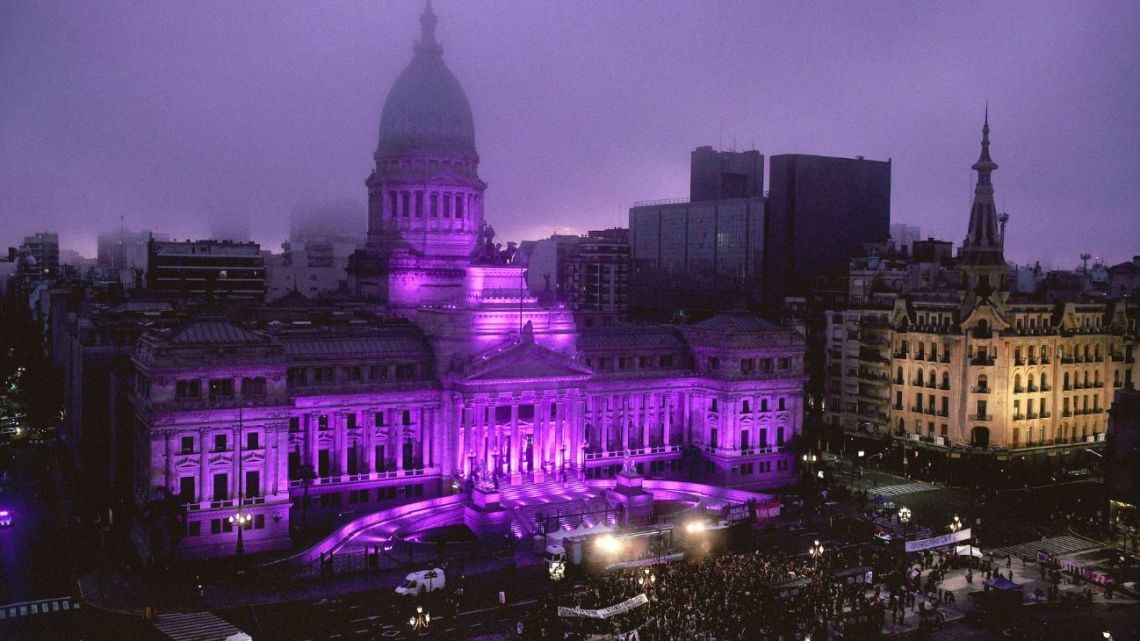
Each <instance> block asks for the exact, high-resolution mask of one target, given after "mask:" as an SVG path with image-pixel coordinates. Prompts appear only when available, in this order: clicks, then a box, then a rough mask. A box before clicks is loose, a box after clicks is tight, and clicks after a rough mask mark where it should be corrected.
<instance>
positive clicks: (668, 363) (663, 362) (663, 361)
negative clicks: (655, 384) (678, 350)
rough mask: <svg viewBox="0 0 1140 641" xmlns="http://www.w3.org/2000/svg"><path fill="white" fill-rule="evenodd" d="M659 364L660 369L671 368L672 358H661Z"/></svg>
mask: <svg viewBox="0 0 1140 641" xmlns="http://www.w3.org/2000/svg"><path fill="white" fill-rule="evenodd" d="M659 362H660V364H661V367H673V357H672V356H671V355H670V356H662V357H661V359H660V361H659Z"/></svg>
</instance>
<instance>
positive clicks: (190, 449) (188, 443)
mask: <svg viewBox="0 0 1140 641" xmlns="http://www.w3.org/2000/svg"><path fill="white" fill-rule="evenodd" d="M179 451H181V452H182V453H183V454H193V453H194V437H193V436H183V437H182V447H181V448H180V450H179Z"/></svg>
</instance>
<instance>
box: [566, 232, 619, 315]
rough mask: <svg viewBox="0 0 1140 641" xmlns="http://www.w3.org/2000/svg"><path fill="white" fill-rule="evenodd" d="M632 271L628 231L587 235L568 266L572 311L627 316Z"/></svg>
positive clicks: (568, 292) (569, 299)
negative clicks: (630, 273) (630, 272)
mask: <svg viewBox="0 0 1140 641" xmlns="http://www.w3.org/2000/svg"><path fill="white" fill-rule="evenodd" d="M629 271H630V251H629V230H628V229H621V228H614V229H605V230H601V231H591V232H589V233H587V234H586V236H585V237H583V238H582V239H581V240H580V241H579V242H578V245H577V247H576V248H575V251H574V253H573V255H572V256H571V257H570V259H569V261H568V262H567V265H566V282H567V288H566V289H567V294H568V296H567V298H568V300H567V302H568V303H569V304H570V308H571V309H572V310H574V311H575V312H605V313H610V314H613V315H614V317H618V316H621V315H624V314H625V312H626V311H627V310H628V309H629Z"/></svg>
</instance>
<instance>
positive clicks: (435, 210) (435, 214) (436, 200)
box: [428, 192, 439, 218]
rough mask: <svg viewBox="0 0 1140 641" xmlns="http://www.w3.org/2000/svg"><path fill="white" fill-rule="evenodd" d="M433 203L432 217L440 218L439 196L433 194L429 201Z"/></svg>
mask: <svg viewBox="0 0 1140 641" xmlns="http://www.w3.org/2000/svg"><path fill="white" fill-rule="evenodd" d="M428 201H429V202H430V203H431V217H432V218H438V217H439V194H437V193H434V192H432V194H431V197H430V198H429V199H428Z"/></svg>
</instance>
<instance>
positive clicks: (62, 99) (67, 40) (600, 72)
mask: <svg viewBox="0 0 1140 641" xmlns="http://www.w3.org/2000/svg"><path fill="white" fill-rule="evenodd" d="M63 9H64V7H63V6H62V5H39V6H37V7H35V8H31V7H8V8H6V9H5V10H4V12H3V13H0V21H3V23H4V24H5V25H7V28H10V29H11V31H12V33H14V34H15V35H16V37H15V38H13V39H9V40H8V41H7V43H6V44H3V45H0V52H3V54H4V55H3V56H0V58H2V59H3V60H4V61H5V62H4V63H0V64H3V65H4V66H5V71H4V72H5V75H6V76H7V77H9V78H11V84H12V85H13V86H16V87H18V88H19V89H18V90H16V91H13V92H10V93H6V95H5V97H3V98H0V105H2V106H3V108H4V109H5V111H6V112H7V113H8V114H9V117H8V118H6V119H5V124H4V125H0V127H2V128H0V132H2V133H0V140H2V141H3V144H2V145H0V148H4V149H5V150H7V151H5V152H4V159H3V164H4V166H5V167H6V169H5V170H4V171H3V172H2V175H0V188H2V189H3V190H4V191H5V193H7V194H9V198H7V199H6V203H5V205H4V206H3V208H2V209H0V223H2V224H3V225H4V226H5V228H6V229H9V230H10V235H11V237H10V238H5V239H3V240H4V242H5V243H7V244H15V243H16V242H17V241H18V239H19V238H20V237H22V236H23V235H25V234H27V233H31V232H33V231H37V230H40V229H48V228H50V229H53V230H57V229H58V231H60V233H61V240H62V243H63V246H64V247H65V248H75V249H79V250H80V251H82V252H83V253H85V254H93V253H94V252H93V250H94V244H95V236H96V234H97V233H98V232H100V231H106V230H108V229H113V228H118V225H119V216H120V215H122V216H123V217H124V219H125V222H126V226H127V227H128V228H132V229H138V228H146V227H152V228H157V229H164V230H168V231H169V232H170V233H171V235H172V236H174V237H176V238H183V237H187V236H191V237H201V236H205V235H206V233H207V230H208V226H209V221H210V220H211V219H213V218H215V217H217V216H219V215H226V214H232V213H235V212H236V213H240V212H243V211H244V212H248V215H249V218H250V219H251V220H250V228H251V232H252V234H253V237H254V239H255V240H258V241H260V242H262V244H263V246H267V247H275V246H277V245H278V244H279V242H280V241H281V240H283V239H284V238H285V235H286V228H287V225H288V212H289V211H290V210H291V209H292V207H293V206H294V205H295V204H296V203H297V202H299V201H303V200H311V199H313V198H317V199H327V200H333V199H338V198H345V197H347V198H351V199H357V200H359V201H361V202H363V200H364V198H365V188H364V185H363V180H364V178H365V177H366V175H367V171H368V166H369V164H370V163H369V160H370V156H371V153H372V151H373V150H374V145H375V132H376V127H377V126H378V120H379V119H378V116H379V114H378V111H377V105H378V104H379V103H380V97H381V96H383V95H384V94H385V93H386V92H387V90H388V89H389V88H390V86H391V84H392V82H394V80H395V77H396V74H397V73H398V71H399V69H400V68H402V66H403V65H404V64H406V62H407V60H408V58H409V56H410V53H411V44H412V42H413V41H414V40H415V36H416V32H415V29H414V28H413V27H412V25H414V24H415V22H414V20H415V16H416V14H417V13H418V12H419V11H420V10H421V9H422V7H421V5H420V3H419V2H408V3H392V4H381V5H363V4H339V5H335V6H333V7H331V8H330V7H322V8H320V9H318V8H314V7H306V6H303V5H297V4H281V5H271V4H249V5H242V6H241V7H231V6H226V5H222V4H216V5H205V6H202V5H198V6H196V7H195V8H193V9H189V8H185V7H174V6H164V5H159V6H152V7H145V8H141V9H139V8H130V7H129V5H106V6H102V7H92V8H83V9H81V10H78V11H67V12H66V13H64V14H63V15H60V14H61V12H62V11H63ZM779 9H780V11H776V10H775V8H774V6H773V5H764V6H760V7H751V6H744V5H731V6H730V5H716V6H712V7H709V6H703V5H702V6H699V7H698V6H687V5H675V6H671V7H667V8H665V9H661V10H660V12H659V15H656V16H654V15H652V13H651V12H647V11H644V10H643V9H640V8H637V7H634V6H632V5H620V6H605V7H593V8H592V10H591V11H590V12H585V11H581V10H578V9H576V8H570V7H566V6H555V5H541V6H540V7H539V9H538V10H535V9H534V8H533V7H531V6H530V5H526V6H521V5H507V4H504V5H495V6H493V7H490V8H486V9H484V8H480V9H478V10H477V9H475V8H474V7H473V6H469V5H462V4H455V3H448V2H444V3H437V6H436V11H437V13H438V14H440V18H441V19H440V29H439V39H440V41H441V43H442V44H443V46H444V49H445V52H446V55H447V58H448V61H449V63H450V65H451V66H452V68H453V70H454V71H455V73H456V75H457V76H458V78H459V79H460V82H462V83H463V85H464V86H465V87H466V88H467V89H468V91H469V93H470V96H471V102H472V108H473V111H474V115H475V121H476V122H475V125H476V140H477V143H478V146H479V150H480V152H481V153H482V158H481V160H482V162H481V167H482V173H483V174H484V178H485V179H486V180H487V182H488V183H489V185H490V186H489V189H488V191H487V218H488V220H489V221H490V222H492V223H493V224H494V225H495V226H496V229H497V230H498V231H499V233H500V235H501V236H503V237H504V238H507V239H512V240H521V239H527V238H537V237H545V236H547V235H549V234H550V233H552V232H553V231H555V229H556V228H559V230H560V231H561V230H562V229H564V228H565V227H570V228H571V229H572V230H573V231H574V232H578V233H584V232H585V231H586V230H587V229H590V228H601V227H612V226H615V225H620V226H625V225H627V224H628V208H629V207H630V206H631V205H632V204H633V203H634V202H636V201H639V200H647V199H655V198H669V197H676V196H681V195H683V194H684V193H685V192H686V191H687V185H688V178H687V164H688V154H689V152H690V151H691V150H692V149H693V148H695V147H697V146H700V145H704V144H711V145H713V146H714V147H718V148H723V149H732V148H736V149H748V148H752V147H755V148H756V149H758V150H760V151H761V152H762V153H764V154H765V155H766V156H769V157H770V156H772V155H775V154H779V153H807V154H822V155H839V156H846V157H854V156H858V155H864V156H866V157H868V158H871V159H876V160H886V159H887V158H891V159H892V170H893V174H894V180H893V181H892V182H893V187H894V189H893V194H892V214H893V215H892V222H895V223H900V222H901V223H908V224H913V225H918V226H920V227H921V228H922V229H923V230H924V231H925V232H926V233H927V234H929V235H934V236H936V237H939V238H943V239H947V240H951V241H953V242H954V243H955V244H959V243H960V242H961V236H962V221H963V220H964V219H965V217H966V216H967V215H968V202H969V201H968V198H969V197H970V193H971V191H972V182H971V180H972V177H971V173H972V172H970V170H969V165H970V163H971V162H972V160H973V158H974V157H975V156H976V144H977V142H976V132H977V129H978V126H979V124H980V120H981V114H982V111H983V109H984V105H985V102H986V100H987V99H988V100H989V103H990V114H991V124H992V126H993V130H994V131H993V155H994V159H995V160H996V161H997V162H998V164H1000V165H1001V166H1002V169H1001V171H999V172H998V173H997V175H996V176H995V187H996V195H997V205H998V207H999V209H1002V210H1004V211H1008V212H1009V213H1010V215H1011V221H1010V227H1009V230H1010V233H1009V243H1008V245H1007V257H1008V258H1010V259H1011V260H1013V261H1016V262H1019V263H1025V262H1031V261H1034V260H1041V261H1042V262H1043V263H1045V264H1048V265H1052V266H1056V267H1071V266H1073V265H1075V264H1078V263H1079V254H1080V253H1081V252H1084V251H1089V252H1092V253H1093V254H1094V255H1100V256H1104V257H1105V259H1106V262H1108V263H1109V264H1111V263H1113V262H1119V261H1123V260H1127V259H1128V258H1129V257H1130V256H1132V255H1133V254H1134V253H1135V248H1134V247H1130V246H1129V243H1128V239H1130V238H1135V237H1137V235H1138V234H1137V232H1140V229H1138V228H1137V226H1138V224H1140V223H1138V217H1136V216H1135V215H1134V213H1133V212H1132V211H1129V210H1128V209H1127V208H1128V206H1129V205H1133V206H1134V204H1135V202H1136V200H1137V198H1136V196H1137V193H1136V192H1137V189H1138V188H1137V187H1136V186H1135V185H1134V184H1132V181H1129V180H1128V175H1129V174H1128V169H1127V168H1128V167H1129V166H1132V165H1134V164H1135V162H1136V160H1137V157H1136V156H1137V152H1136V150H1135V149H1134V148H1133V147H1132V145H1130V144H1129V142H1130V141H1131V140H1133V139H1134V137H1135V136H1134V135H1133V134H1134V133H1135V132H1134V129H1129V128H1130V127H1132V128H1134V127H1135V123H1134V122H1131V121H1129V120H1128V119H1127V118H1126V117H1125V113H1126V108H1127V105H1128V104H1130V103H1131V102H1133V101H1134V100H1135V98H1136V97H1137V96H1136V95H1135V94H1136V93H1137V89H1136V87H1137V86H1140V83H1136V82H1131V81H1130V78H1131V79H1134V76H1135V75H1136V69H1135V65H1131V64H1128V63H1129V60H1128V58H1127V56H1126V54H1127V49H1126V47H1125V44H1126V40H1125V38H1127V35H1128V28H1127V26H1128V25H1129V24H1135V22H1136V20H1135V18H1136V13H1137V12H1136V10H1135V9H1133V8H1131V7H1124V6H1119V7H1110V6H1099V7H1098V6H1094V7H1092V8H1091V10H1090V9H1088V8H1076V7H1066V6H1064V5H1052V6H1038V7H1037V8H1036V11H1035V12H1033V14H1032V15H1024V16H1016V15H1015V14H1016V10H1015V9H1014V8H1011V7H1006V8H997V9H994V8H986V7H981V6H977V7H967V6H957V7H954V8H950V9H944V8H934V7H917V8H916V7H907V11H906V12H904V13H898V12H892V11H891V10H890V8H889V7H886V6H882V7H875V8H872V9H869V10H863V11H859V12H855V11H854V10H853V9H844V8H840V7H797V8H793V9H785V8H783V7H780V8H779ZM587 14H588V15H587ZM1014 17H1017V18H1018V19H1017V20H1013V19H1012V18H1014ZM219 18H224V19H219ZM49 24H50V25H61V27H60V28H57V29H52V30H47V31H45V28H46V26H47V25H49ZM650 24H651V25H654V26H655V27H656V28H655V29H654V30H649V29H647V28H645V27H646V25H650ZM935 24H937V25H938V26H937V28H935V27H932V26H931V25H935ZM809 25H815V26H809ZM850 25H855V28H848V27H850ZM662 33H665V34H670V33H671V34H674V36H675V37H674V38H662V37H660V36H661V34H662ZM381 34H382V35H381ZM1092 41H1096V42H1098V43H1100V44H1101V45H1102V47H1101V49H1099V50H1096V51H1093V50H1091V49H1090V48H1089V47H1088V46H1087V44H1088V43H1089V42H1092ZM234 43H244V45H243V46H232V47H230V48H227V45H233V44H234ZM725 50H727V51H728V52H729V53H730V54H732V53H739V55H740V60H741V62H740V63H739V64H732V63H727V64H726V63H724V62H723V58H722V56H723V55H724V53H725ZM837 60H842V61H844V63H845V64H843V65H836V64H834V63H835V61H837ZM852 60H858V62H851V61H852ZM1061 63H1064V64H1061ZM567 78H570V79H573V80H572V81H569V82H568V81H567ZM683 87H687V88H688V89H686V90H680V89H679V88H683ZM1129 87H1131V89H1129ZM1061 90H1063V93H1062V94H1061V96H1060V99H1058V92H1060V91H1061ZM835 105H843V106H844V107H843V108H842V109H835V107H834V106H835ZM1043 129H1050V130H1052V131H1053V132H1055V135H1045V136H1043V135H1041V131H1042V130H1043ZM666 132H668V135H666ZM79 158H85V159H86V160H85V161H83V162H80V161H79V160H78V159H79ZM1090 159H1096V160H1097V162H1087V161H1088V160H1090ZM1067 160H1071V162H1066V161H1067ZM77 205H78V206H77ZM157 212H162V213H164V214H166V215H165V216H163V217H156V215H155V214H156V213H157ZM195 220H196V221H197V222H196V223H195V222H192V221H195ZM1090 220H1092V221H1095V222H1096V223H1097V224H1095V225H1089V224H1088V223H1089V222H1090ZM531 221H539V222H531Z"/></svg>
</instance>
